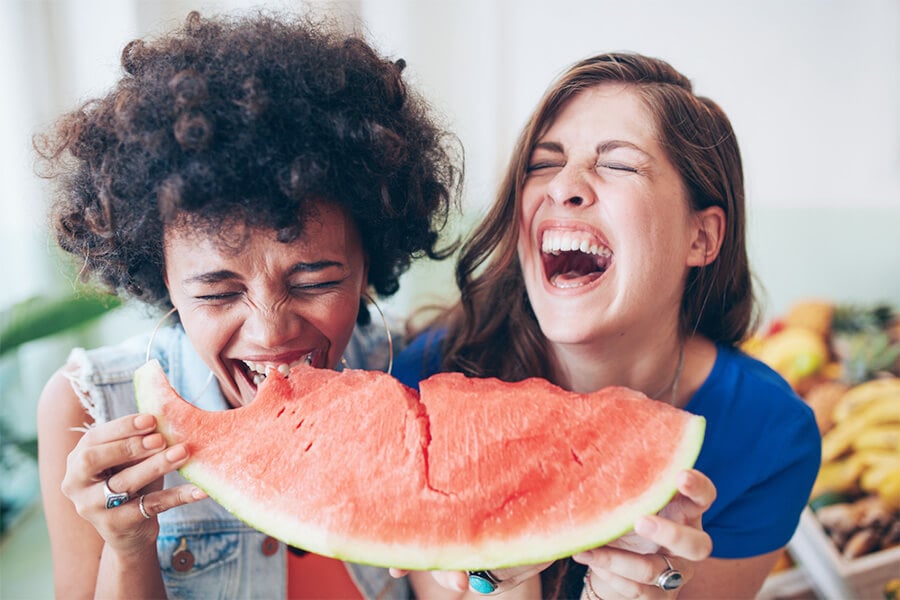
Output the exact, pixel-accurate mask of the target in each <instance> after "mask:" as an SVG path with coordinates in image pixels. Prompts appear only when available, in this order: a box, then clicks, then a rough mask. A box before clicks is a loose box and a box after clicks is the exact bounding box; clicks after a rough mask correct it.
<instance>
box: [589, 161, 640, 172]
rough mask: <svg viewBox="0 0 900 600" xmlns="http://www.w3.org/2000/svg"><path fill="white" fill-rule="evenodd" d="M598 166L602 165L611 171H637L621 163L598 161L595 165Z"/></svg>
mask: <svg viewBox="0 0 900 600" xmlns="http://www.w3.org/2000/svg"><path fill="white" fill-rule="evenodd" d="M597 166H599V167H603V168H604V169H610V170H612V171H625V172H628V173H637V172H638V170H637V169H636V168H634V167H630V166H628V165H623V164H622V163H600V164H599V165H597Z"/></svg>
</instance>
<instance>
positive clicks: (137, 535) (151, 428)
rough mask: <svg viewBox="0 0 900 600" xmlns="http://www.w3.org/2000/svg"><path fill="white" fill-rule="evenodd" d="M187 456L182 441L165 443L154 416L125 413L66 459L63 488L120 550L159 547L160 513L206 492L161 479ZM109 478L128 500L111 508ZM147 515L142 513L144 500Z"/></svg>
mask: <svg viewBox="0 0 900 600" xmlns="http://www.w3.org/2000/svg"><path fill="white" fill-rule="evenodd" d="M187 459H188V452H187V449H186V448H185V446H184V445H183V444H178V445H175V446H172V447H166V442H165V440H164V439H163V437H162V435H161V434H159V433H157V432H156V418H155V417H154V416H153V415H146V414H138V415H128V416H125V417H120V418H118V419H115V420H113V421H109V422H107V423H102V424H99V425H96V426H94V427H92V428H91V429H89V430H88V431H87V433H85V434H84V435H83V436H82V437H81V439H80V440H79V442H78V444H77V445H76V446H75V448H74V449H73V450H72V451H71V452H70V453H69V456H68V459H67V461H66V471H65V476H64V478H63V481H62V485H61V489H62V492H63V494H65V496H66V497H67V498H69V500H71V501H72V503H73V504H74V505H75V510H76V511H77V512H78V514H79V515H80V516H81V517H82V518H83V519H85V520H87V521H88V522H90V523H91V525H93V527H94V528H95V529H96V530H97V532H98V533H99V534H100V536H101V537H102V538H103V540H104V542H105V543H106V544H107V545H108V546H110V547H111V548H112V549H115V550H116V551H119V552H129V551H138V550H144V549H146V547H147V545H148V544H153V545H154V547H155V544H156V536H157V535H158V533H159V523H158V521H157V519H156V515H158V514H159V513H161V512H163V511H165V510H168V509H170V508H172V507H174V506H179V505H181V504H187V503H190V502H195V501H197V500H201V499H203V498H205V497H206V494H205V493H204V492H202V491H201V490H200V489H199V488H197V487H196V486H194V485H192V484H186V485H181V486H177V487H174V488H170V489H162V477H163V475H165V474H166V473H169V472H172V471H174V470H176V469H178V468H180V467H181V466H182V465H183V464H184V463H185V462H187ZM104 482H106V485H108V487H109V490H110V491H112V492H114V493H122V492H125V493H127V494H128V496H129V500H128V501H127V502H125V503H123V504H121V505H119V506H115V507H112V508H107V507H106V493H105V489H104ZM142 497H143V508H144V512H145V513H146V515H144V514H143V513H142V512H141V509H140V506H141V498H142Z"/></svg>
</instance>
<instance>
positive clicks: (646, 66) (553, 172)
mask: <svg viewBox="0 0 900 600" xmlns="http://www.w3.org/2000/svg"><path fill="white" fill-rule="evenodd" d="M457 283H458V286H459V288H460V291H461V299H460V301H459V303H458V304H457V305H455V306H453V307H452V308H451V309H450V310H448V311H447V313H446V314H444V315H442V316H441V317H440V318H439V319H438V320H437V321H436V322H435V323H434V324H433V326H431V327H430V328H429V329H428V331H427V332H426V333H424V334H422V335H421V336H420V337H419V338H418V340H416V341H415V342H413V344H411V346H410V347H409V348H407V350H406V351H405V352H404V353H403V354H402V355H401V356H400V357H399V359H398V361H397V363H395V369H394V373H395V375H397V376H398V377H399V378H400V379H401V380H403V381H404V382H405V383H407V384H410V385H416V383H417V382H418V381H419V380H421V379H423V378H425V377H427V376H428V375H430V374H432V373H435V372H438V371H462V372H464V373H466V374H468V375H472V376H478V377H498V378H500V379H503V380H507V381H516V380H521V379H524V378H527V377H533V376H539V377H544V378H546V379H548V380H550V381H552V382H554V383H555V384H557V385H559V386H561V387H563V388H565V389H568V390H572V391H576V392H592V391H595V390H598V389H600V388H602V387H605V386H611V385H620V386H627V387H630V388H633V389H636V390H640V391H642V392H644V393H645V394H647V395H648V396H650V397H651V398H654V399H656V400H658V401H660V402H662V403H666V404H671V405H674V406H676V407H678V408H682V409H685V410H687V411H690V412H692V413H696V414H699V415H702V416H703V417H705V418H706V421H707V433H706V439H705V441H704V445H703V448H702V450H701V454H700V457H699V459H698V461H697V463H696V465H695V469H692V470H690V471H686V472H684V473H683V474H682V478H681V480H680V484H679V494H678V495H677V496H676V497H675V498H674V499H673V501H672V502H671V503H670V504H669V505H668V506H667V507H666V508H664V509H663V511H661V512H660V513H659V514H658V515H653V516H648V517H644V518H642V519H640V520H638V522H637V523H636V525H635V532H634V533H633V534H629V535H628V536H625V537H624V538H621V539H620V540H617V541H616V542H613V543H611V544H608V545H606V546H604V547H601V548H597V549H595V550H592V551H589V552H582V553H580V554H577V555H576V556H575V557H573V559H574V560H566V561H557V562H556V563H554V564H552V565H540V566H535V567H529V568H523V569H510V570H502V571H494V572H476V573H470V574H468V578H467V574H464V573H437V574H434V576H433V577H429V576H427V575H424V574H421V573H416V574H413V575H412V576H411V577H412V583H413V586H414V588H415V589H416V590H418V591H419V595H420V596H426V595H427V596H428V597H435V595H436V594H438V588H440V587H443V588H450V589H456V590H461V589H462V588H464V587H465V586H466V585H467V584H469V585H471V586H472V589H474V590H475V591H479V590H480V591H488V592H491V591H493V593H497V594H502V595H504V597H507V596H508V597H579V596H581V597H582V598H587V599H588V600H597V598H603V599H605V600H610V599H613V598H637V597H646V598H662V597H667V598H671V597H675V596H679V597H683V598H689V597H690V598H700V597H712V598H752V597H754V596H755V595H756V593H757V592H758V590H759V588H760V586H761V585H762V583H763V581H764V579H765V577H766V575H767V574H768V573H769V571H770V570H771V568H772V565H773V564H774V562H775V560H776V558H777V556H778V554H779V552H780V551H781V550H782V548H783V547H784V546H785V544H786V543H787V542H788V540H789V539H790V537H791V535H792V534H793V532H794V530H795V528H796V526H797V523H798V519H799V515H800V512H801V510H802V509H803V506H804V504H805V502H806V500H807V499H808V495H809V491H810V489H811V486H812V483H813V480H814V478H815V475H816V472H817V469H818V465H819V455H820V439H819V435H818V431H817V429H816V425H815V420H814V418H813V415H812V412H811V410H810V409H809V408H808V407H807V406H806V405H805V404H804V403H803V402H802V400H800V399H799V398H798V397H797V396H796V395H795V394H794V392H793V391H792V390H791V388H790V386H789V385H788V384H787V383H785V382H784V380H782V379H781V378H780V377H779V376H778V375H777V374H776V373H775V372H774V371H772V370H771V369H769V368H768V367H766V366H765V365H763V364H762V363H760V362H757V361H755V360H753V359H751V358H749V357H748V356H747V355H745V354H743V353H742V352H741V351H740V349H739V347H738V345H739V343H740V342H741V341H742V340H743V339H745V337H746V336H747V335H748V334H749V333H750V332H751V331H752V328H753V326H754V320H755V317H756V310H755V301H754V296H753V288H752V283H751V273H750V268H749V264H748V258H747V249H746V239H745V207H744V181H743V172H742V166H741V156H740V151H739V148H738V144H737V140H736V139H735V135H734V131H733V130H732V127H731V124H730V123H729V121H728V118H727V117H726V115H725V113H724V112H723V111H722V109H721V108H720V107H719V106H718V105H717V104H716V103H715V102H713V101H712V100H709V99H708V98H704V97H702V96H698V95H696V94H695V93H694V91H693V89H692V86H691V82H690V81H689V80H688V79H687V78H686V77H685V76H684V75H682V74H681V73H679V72H678V71H676V70H675V69H674V68H672V67H671V66H670V65H669V64H668V63H666V62H664V61H662V60H658V59H654V58H650V57H646V56H642V55H638V54H630V53H607V54H601V55H598V56H594V57H592V58H588V59H586V60H583V61H581V62H579V63H577V64H575V65H574V66H573V67H572V68H571V69H569V70H568V71H567V72H566V73H565V74H563V75H562V77H561V78H560V79H559V80H558V81H557V82H556V83H555V84H554V85H553V86H551V88H550V89H549V90H548V92H547V93H546V95H545V96H544V98H543V99H542V100H541V102H540V104H539V105H538V107H537V109H536V110H535V112H534V114H533V115H532V117H531V119H530V121H529V122H528V124H527V125H526V127H525V129H524V131H523V132H522V135H521V137H520V138H519V141H518V144H517V146H516V148H515V150H514V152H513V155H512V159H511V161H510V163H509V167H508V169H507V171H506V174H505V177H504V179H503V183H502V185H501V189H500V192H499V194H498V197H497V202H496V203H495V204H494V206H493V208H492V209H491V211H490V212H489V214H488V215H487V216H486V218H485V219H484V221H483V222H482V223H481V224H480V226H479V227H477V228H476V230H475V231H474V232H473V234H472V235H471V237H470V238H469V240H468V242H467V244H466V245H465V246H464V247H463V251H462V254H461V257H460V260H459V264H458V268H457ZM539 573H540V575H538V574H539ZM395 574H396V573H395ZM444 591H449V590H446V589H445V590H444Z"/></svg>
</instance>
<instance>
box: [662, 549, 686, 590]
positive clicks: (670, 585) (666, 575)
mask: <svg viewBox="0 0 900 600" xmlns="http://www.w3.org/2000/svg"><path fill="white" fill-rule="evenodd" d="M660 556H662V558H663V560H664V561H666V570H665V571H663V572H662V573H660V574H659V577H657V578H656V587H658V588H659V589H661V590H663V591H664V592H671V591H672V590H677V589H678V588H680V587H681V585H682V584H683V583H684V574H683V573H682V572H681V571H679V570H678V569H674V568H672V563H670V562H669V558H668V557H667V556H666V555H665V554H660Z"/></svg>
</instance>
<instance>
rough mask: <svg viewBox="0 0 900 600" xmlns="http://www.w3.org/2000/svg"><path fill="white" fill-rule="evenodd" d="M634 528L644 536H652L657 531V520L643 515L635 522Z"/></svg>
mask: <svg viewBox="0 0 900 600" xmlns="http://www.w3.org/2000/svg"><path fill="white" fill-rule="evenodd" d="M634 530H635V532H637V534H638V535H640V536H642V537H650V536H651V535H653V534H654V533H656V521H654V520H653V519H648V518H647V517H641V518H640V519H638V520H637V522H636V523H635V524H634Z"/></svg>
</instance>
